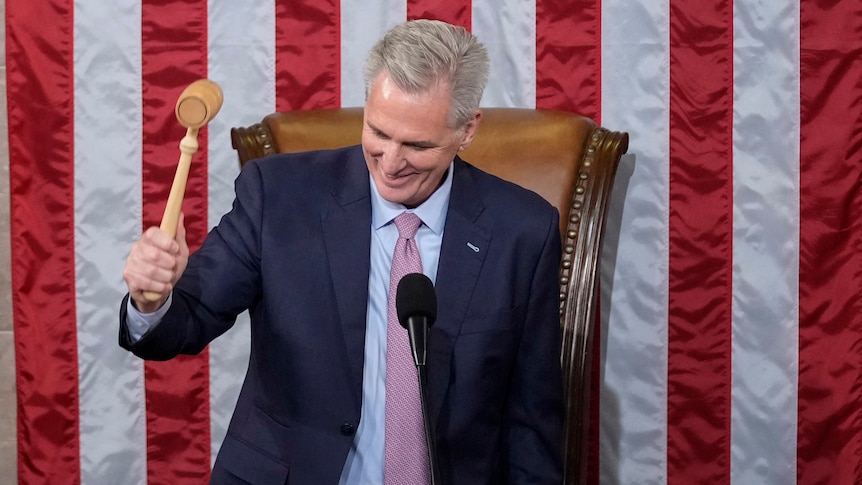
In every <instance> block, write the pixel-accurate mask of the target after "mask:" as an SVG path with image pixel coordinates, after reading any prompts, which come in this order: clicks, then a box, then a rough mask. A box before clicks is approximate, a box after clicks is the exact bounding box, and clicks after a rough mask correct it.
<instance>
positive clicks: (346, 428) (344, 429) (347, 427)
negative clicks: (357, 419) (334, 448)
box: [341, 423, 356, 436]
mask: <svg viewBox="0 0 862 485" xmlns="http://www.w3.org/2000/svg"><path fill="white" fill-rule="evenodd" d="M353 433H356V426H353V425H352V424H350V423H344V424H342V425H341V434H343V435H344V436H353Z"/></svg>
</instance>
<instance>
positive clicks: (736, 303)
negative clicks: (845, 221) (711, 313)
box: [730, 2, 800, 485]
mask: <svg viewBox="0 0 862 485" xmlns="http://www.w3.org/2000/svg"><path fill="white" fill-rule="evenodd" d="M733 11H734V74H735V76H734V117H733V186H734V190H733V198H734V213H733V227H734V231H733V337H732V366H733V382H732V387H731V398H732V406H731V436H730V437H731V467H730V468H731V482H732V483H735V484H749V483H757V484H763V485H785V484H793V483H795V482H796V423H797V414H796V409H797V408H796V402H797V397H798V396H797V375H798V370H799V364H798V350H799V349H798V332H799V325H798V321H799V311H798V308H799V302H798V289H797V288H798V275H799V203H798V201H799V129H800V126H799V120H800V117H799V110H800V108H799V103H800V100H799V75H798V73H799V42H800V40H799V39H800V35H799V4H798V2H787V3H782V2H772V3H769V2H763V3H748V2H747V3H746V4H745V5H737V6H735V7H734V9H733ZM765 140H773V141H779V140H780V142H779V143H775V142H765ZM764 464H770V465H769V466H764Z"/></svg>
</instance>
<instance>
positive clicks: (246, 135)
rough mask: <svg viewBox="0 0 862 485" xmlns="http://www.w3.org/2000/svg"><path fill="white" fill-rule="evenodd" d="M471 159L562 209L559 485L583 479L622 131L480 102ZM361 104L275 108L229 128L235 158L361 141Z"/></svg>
mask: <svg viewBox="0 0 862 485" xmlns="http://www.w3.org/2000/svg"><path fill="white" fill-rule="evenodd" d="M482 111H483V118H482V122H481V123H480V125H479V132H478V134H477V136H476V138H475V140H474V141H473V144H472V145H471V146H470V147H469V148H468V149H467V150H464V151H463V152H462V153H461V157H462V158H463V159H464V160H467V161H468V162H470V163H471V164H473V165H475V166H477V167H479V168H481V169H483V170H485V171H487V172H490V173H492V174H495V175H497V176H499V177H502V178H504V179H507V180H509V181H511V182H515V183H517V184H519V185H521V186H523V187H526V188H528V189H530V190H533V191H534V192H537V193H538V194H540V195H542V196H543V197H544V198H545V199H547V200H548V201H549V202H550V203H552V204H554V205H555V206H556V207H557V209H558V210H559V211H560V233H561V236H562V238H563V239H562V240H563V254H562V264H561V266H560V325H561V326H562V329H563V345H562V353H561V364H562V367H563V376H564V380H565V393H566V433H565V465H566V471H565V473H566V479H565V483H566V484H575V483H585V477H586V465H587V446H588V433H587V431H588V424H589V421H590V416H589V403H590V374H591V368H590V367H591V365H590V364H591V360H592V354H593V344H592V340H593V329H594V324H595V322H596V321H597V318H598V312H599V308H600V307H599V302H598V294H599V259H600V256H601V248H602V233H603V231H604V226H605V219H606V216H607V207H608V199H609V196H610V192H611V187H612V185H613V182H614V177H615V175H616V170H617V165H618V164H619V160H620V157H621V156H622V154H624V153H625V152H626V150H627V149H628V134H627V133H620V132H613V131H609V130H607V129H605V128H601V127H598V126H596V124H595V123H594V122H593V121H592V120H590V119H589V118H585V117H583V116H578V115H575V114H571V113H567V112H562V111H551V110H533V109H515V108H485V109H483V110H482ZM361 131H362V108H345V109H324V110H310V111H291V112H282V113H273V114H271V115H268V116H266V117H265V118H264V119H263V121H262V122H261V123H258V124H255V125H252V126H249V127H244V128H234V129H232V130H231V139H232V141H233V147H234V148H235V149H236V150H237V152H238V154H239V160H240V164H241V165H244V164H245V163H246V162H247V161H249V160H252V159H255V158H260V157H263V156H266V155H270V154H274V153H283V152H296V151H304V150H314V149H322V148H337V147H342V146H346V145H353V144H357V143H359V142H360V136H361Z"/></svg>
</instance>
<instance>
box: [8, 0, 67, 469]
mask: <svg viewBox="0 0 862 485" xmlns="http://www.w3.org/2000/svg"><path fill="white" fill-rule="evenodd" d="M72 9H73V5H72V2H71V1H70V0H53V1H50V2H48V1H45V2H36V3H33V2H29V1H26V0H10V1H8V2H6V20H7V30H6V40H7V42H6V48H7V51H6V53H7V67H8V69H7V71H6V75H7V92H8V98H7V99H8V103H9V104H8V117H9V177H10V178H9V180H10V187H9V190H10V196H11V199H10V224H11V227H10V230H11V250H12V254H13V255H14V257H13V258H12V264H11V273H12V275H11V276H12V305H13V309H14V317H15V365H16V368H17V369H19V372H18V373H17V381H16V386H17V389H18V481H19V483H51V484H63V483H69V484H71V483H77V482H79V481H80V474H81V470H80V462H79V457H80V449H79V444H78V428H79V426H78V414H79V402H78V352H77V332H76V326H75V321H76V320H75V316H76V311H75V254H74V248H75V241H74V230H73V225H74V220H75V217H74V180H73V179H74V156H73V154H74V150H73V148H74V147H73V130H74V116H73V109H74V105H73V100H72V89H73V72H72V32H73V29H72V18H73V17H72ZM46 25H50V26H51V28H48V29H46V28H45V26H46Z"/></svg>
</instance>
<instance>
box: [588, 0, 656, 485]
mask: <svg viewBox="0 0 862 485" xmlns="http://www.w3.org/2000/svg"><path fill="white" fill-rule="evenodd" d="M668 8H669V7H668V2H667V0H663V1H660V2H654V1H645V0H639V1H635V2H633V1H630V0H606V1H604V2H602V75H601V78H602V91H601V92H602V104H601V106H602V117H601V118H602V124H603V125H605V126H608V127H611V128H613V129H616V130H623V131H629V132H630V134H631V140H630V146H631V147H632V148H631V149H630V150H629V151H630V152H631V153H632V154H633V156H630V157H625V159H624V164H623V165H622V166H621V167H620V174H621V179H620V180H621V182H620V183H623V180H624V175H625V174H626V172H631V171H632V170H633V174H632V176H631V179H630V180H628V187H627V193H626V197H625V203H624V207H623V212H622V218H621V220H620V221H619V225H620V228H621V230H620V235H619V244H618V249H617V253H616V260H615V263H613V264H614V266H615V268H616V272H615V273H614V275H613V276H612V278H611V280H610V281H608V280H606V281H605V285H604V289H603V290H604V291H605V292H609V294H608V293H606V294H605V295H604V297H603V298H604V300H605V307H606V308H609V310H610V311H609V314H608V315H607V319H608V328H607V332H606V335H604V336H603V337H604V340H605V341H604V342H603V345H602V348H603V350H604V355H602V363H601V365H602V370H603V379H602V389H601V398H600V400H601V405H600V422H601V426H600V442H601V456H600V462H599V466H600V480H601V482H602V483H608V484H610V483H643V484H663V483H666V481H667V463H666V456H667V385H668V384H667V352H668V340H667V338H668V337H667V321H668V310H667V302H668V212H669V195H668V194H669V160H668V150H669V148H668V143H669V141H668V140H669V136H670V135H669V130H670V128H669V110H670V108H669V102H668V100H669V99H670V81H669V72H668V71H669V70H668V64H669V49H670V48H669V42H668V38H669V32H668ZM631 163H633V164H634V167H631V166H626V164H631ZM618 189H621V188H618ZM603 264H606V265H608V264H611V263H608V262H607V261H605V262H603Z"/></svg>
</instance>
